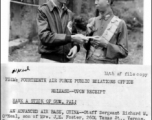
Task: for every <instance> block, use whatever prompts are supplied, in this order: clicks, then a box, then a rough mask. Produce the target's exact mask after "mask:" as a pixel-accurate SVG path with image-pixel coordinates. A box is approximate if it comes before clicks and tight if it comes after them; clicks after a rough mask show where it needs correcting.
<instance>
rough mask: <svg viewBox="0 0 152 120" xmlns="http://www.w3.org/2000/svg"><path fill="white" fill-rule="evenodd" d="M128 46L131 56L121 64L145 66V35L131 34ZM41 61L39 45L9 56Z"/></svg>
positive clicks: (19, 50)
mask: <svg viewBox="0 0 152 120" xmlns="http://www.w3.org/2000/svg"><path fill="white" fill-rule="evenodd" d="M128 44H129V55H128V57H127V58H125V59H121V60H120V64H143V33H142V32H139V31H137V32H130V34H129V37H128ZM80 57H81V56H80ZM77 59H79V58H77ZM39 60H40V54H39V53H38V45H37V43H28V44H27V45H25V46H24V47H23V48H20V49H16V50H15V51H14V52H13V53H12V54H11V55H10V56H9V61H10V62H39ZM80 61H81V60H80Z"/></svg>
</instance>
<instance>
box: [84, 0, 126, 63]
mask: <svg viewBox="0 0 152 120" xmlns="http://www.w3.org/2000/svg"><path fill="white" fill-rule="evenodd" d="M112 3H113V1H112V0H95V6H96V8H97V10H98V13H99V14H98V16H97V17H94V18H91V19H90V20H89V24H88V25H87V27H88V32H89V33H92V35H93V36H95V37H94V38H93V40H91V41H90V42H89V43H88V44H87V45H86V48H87V49H88V55H87V63H101V64H118V60H119V59H120V58H125V57H126V56H127V55H128V41H127V35H128V33H127V27H126V23H125V22H124V20H121V19H119V18H118V17H116V16H115V15H114V14H113V11H112V9H111V4H112ZM88 46H89V47H88Z"/></svg>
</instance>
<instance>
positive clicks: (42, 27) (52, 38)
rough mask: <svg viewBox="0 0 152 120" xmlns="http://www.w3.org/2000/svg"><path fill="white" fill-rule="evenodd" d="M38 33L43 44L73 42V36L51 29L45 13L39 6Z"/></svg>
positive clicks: (53, 44)
mask: <svg viewBox="0 0 152 120" xmlns="http://www.w3.org/2000/svg"><path fill="white" fill-rule="evenodd" d="M37 24H38V35H39V39H40V41H41V43H42V44H44V45H46V46H62V45H65V44H67V43H70V42H71V36H70V35H66V34H58V33H54V32H52V31H51V28H50V26H49V24H48V21H47V17H46V15H45V13H44V12H43V11H42V10H41V9H40V8H39V9H38V16H37Z"/></svg>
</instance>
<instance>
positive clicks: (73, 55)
mask: <svg viewBox="0 0 152 120" xmlns="http://www.w3.org/2000/svg"><path fill="white" fill-rule="evenodd" d="M9 34H10V37H9V61H10V62H41V63H42V62H49V63H84V64H143V0H11V1H10V33H9Z"/></svg>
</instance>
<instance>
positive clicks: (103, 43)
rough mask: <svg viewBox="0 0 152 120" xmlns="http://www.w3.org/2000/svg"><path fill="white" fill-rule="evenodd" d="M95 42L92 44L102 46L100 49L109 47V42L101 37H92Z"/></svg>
mask: <svg viewBox="0 0 152 120" xmlns="http://www.w3.org/2000/svg"><path fill="white" fill-rule="evenodd" d="M92 39H93V41H91V44H92V45H93V46H100V47H104V48H107V45H108V43H109V42H108V41H107V40H105V39H103V38H102V37H100V36H94V37H92Z"/></svg>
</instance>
